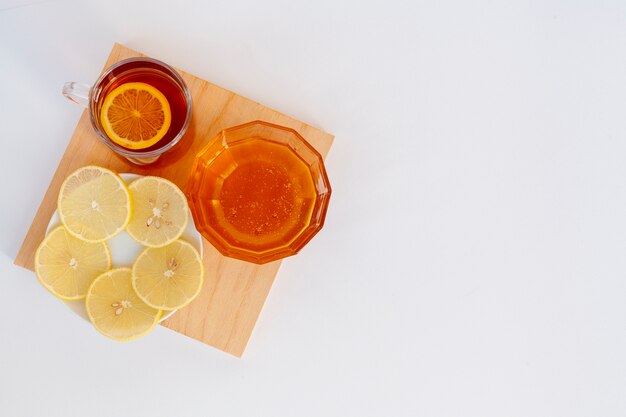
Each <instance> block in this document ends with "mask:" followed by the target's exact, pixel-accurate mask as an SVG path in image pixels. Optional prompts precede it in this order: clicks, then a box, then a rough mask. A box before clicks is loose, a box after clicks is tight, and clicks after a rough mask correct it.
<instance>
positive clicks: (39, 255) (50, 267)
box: [35, 226, 111, 300]
mask: <svg viewBox="0 0 626 417" xmlns="http://www.w3.org/2000/svg"><path fill="white" fill-rule="evenodd" d="M109 268H111V254H110V252H109V248H108V246H107V244H106V243H104V242H98V243H91V242H85V241H82V240H80V239H77V238H75V237H74V236H72V235H70V234H69V233H67V231H66V230H65V228H64V227H63V226H59V227H57V228H55V229H53V230H51V231H50V233H48V236H46V237H45V239H44V240H43V241H42V242H41V244H40V245H39V248H38V249H37V252H36V253H35V274H36V275H37V278H38V279H39V282H41V284H42V285H43V286H44V287H46V289H47V290H48V291H50V292H51V293H52V294H54V295H56V296H57V297H59V298H61V299H63V300H78V299H81V298H85V295H86V294H87V289H88V288H89V285H90V284H91V282H92V281H93V280H94V279H95V278H96V277H97V276H98V275H100V274H101V273H103V272H104V271H106V270H108V269H109Z"/></svg>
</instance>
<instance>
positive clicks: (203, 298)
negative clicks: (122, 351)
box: [15, 44, 333, 357]
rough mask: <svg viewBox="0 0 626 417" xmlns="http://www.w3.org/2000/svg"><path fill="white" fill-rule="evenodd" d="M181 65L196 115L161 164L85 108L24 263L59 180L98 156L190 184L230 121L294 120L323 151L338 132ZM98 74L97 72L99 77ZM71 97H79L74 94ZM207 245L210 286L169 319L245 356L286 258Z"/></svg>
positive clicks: (99, 161) (23, 259)
mask: <svg viewBox="0 0 626 417" xmlns="http://www.w3.org/2000/svg"><path fill="white" fill-rule="evenodd" d="M133 56H144V55H143V54H141V53H139V52H136V51H133V50H131V49H129V48H127V47H125V46H123V45H120V44H115V45H114V46H113V50H112V51H111V54H110V55H109V58H108V60H107V62H106V64H105V66H104V68H107V67H109V66H110V65H112V64H114V63H115V62H117V61H120V60H122V59H125V58H130V57H133ZM156 58H158V57H156ZM104 68H103V69H104ZM179 73H180V74H181V75H182V77H183V79H184V80H185V82H186V83H187V85H188V86H189V89H190V91H191V95H192V98H193V117H192V120H191V124H190V126H189V130H188V131H187V133H186V134H185V136H184V137H183V139H182V140H181V141H180V142H179V143H178V145H176V147H175V148H174V149H173V150H172V151H170V152H169V153H167V154H165V155H163V156H162V157H161V159H160V160H159V161H157V162H156V163H155V164H152V165H149V166H147V167H140V166H136V165H132V164H131V163H129V162H128V161H127V160H126V159H124V158H122V157H120V156H118V155H116V154H115V153H113V152H112V151H111V150H110V149H109V148H108V147H107V146H106V145H104V144H103V143H102V142H101V141H100V140H99V139H98V137H97V136H96V134H95V132H94V131H93V128H92V126H91V123H90V121H89V115H88V113H87V111H84V112H83V114H82V116H81V118H80V120H79V122H78V125H77V126H76V130H75V131H74V134H73V135H72V138H71V139H70V142H69V144H68V146H67V149H66V150H65V153H64V155H63V158H62V159H61V162H60V164H59V167H58V168H57V170H56V173H55V174H54V177H53V178H52V181H51V182H50V186H49V187H48V190H47V192H46V194H45V196H44V198H43V201H42V202H41V205H40V206H39V210H38V211H37V214H36V215H35V218H34V220H33V222H32V224H31V226H30V229H29V230H28V233H27V234H26V237H25V239H24V242H23V243H22V246H21V248H20V250H19V252H18V254H17V257H16V258H15V264H16V265H19V266H22V267H24V268H27V269H30V270H33V261H34V254H35V250H36V249H37V246H38V245H39V243H40V242H41V240H42V239H43V237H44V234H45V231H46V226H47V225H48V222H49V220H50V217H51V215H52V213H53V212H54V210H55V209H56V198H57V194H58V192H59V187H60V186H61V183H62V182H63V179H64V178H65V177H66V176H67V175H68V174H69V173H71V172H72V171H74V170H75V169H77V168H79V167H81V166H84V165H90V164H95V165H100V166H104V167H108V168H110V169H112V170H114V171H116V172H120V173H122V172H132V173H137V174H141V175H148V174H150V175H158V176H162V177H165V178H168V179H170V180H172V181H173V182H174V183H176V184H177V185H178V186H179V187H181V188H182V189H184V188H185V186H186V184H187V179H188V177H189V173H190V169H191V163H192V161H193V158H194V156H195V154H196V152H197V151H199V150H200V149H201V148H202V147H203V146H204V145H205V144H206V143H207V142H208V141H209V140H210V139H212V138H213V137H214V136H215V135H216V134H217V133H218V132H219V131H221V130H222V129H224V128H227V127H231V126H235V125H238V124H241V123H245V122H249V121H252V120H265V121H268V122H272V123H276V124H279V125H284V126H288V127H291V128H293V129H295V130H297V131H298V132H299V133H300V134H301V135H302V136H304V138H306V139H307V140H308V141H309V142H310V143H311V144H312V145H313V146H314V147H315V148H316V149H317V150H318V151H319V152H320V153H321V154H322V155H323V156H326V154H327V153H328V151H329V149H330V147H331V145H332V142H333V136H332V135H330V134H328V133H326V132H323V131H321V130H319V129H317V128H314V127H312V126H309V125H307V124H305V123H303V122H300V121H298V120H296V119H293V118H291V117H289V116H286V115H284V114H282V113H279V112H277V111H275V110H272V109H270V108H267V107H265V106H263V105H261V104H259V103H256V102H254V101H252V100H249V99H247V98H245V97H242V96H239V95H237V94H235V93H233V92H231V91H228V90H225V89H223V88H221V87H218V86H216V85H214V84H211V83H209V82H207V81H204V80H202V79H200V78H197V77H194V76H193V75H190V74H187V73H185V72H183V71H179ZM96 78H97V77H96V74H94V80H95V79H96ZM69 105H71V103H70V102H69V101H68V106H69ZM203 248H204V256H203V260H204V264H205V267H206V276H205V283H204V287H203V289H202V292H201V293H200V295H199V296H198V298H196V299H195V300H194V301H193V302H192V303H191V304H190V305H189V306H187V307H185V308H183V309H182V310H180V311H178V312H177V313H176V314H174V315H173V316H172V317H171V318H170V319H168V320H166V321H165V322H163V323H162V325H163V326H165V327H167V328H170V329H172V330H175V331H177V332H179V333H182V334H184V335H186V336H189V337H192V338H194V339H197V340H199V341H201V342H203V343H206V344H208V345H211V346H214V347H216V348H218V349H221V350H223V351H225V352H228V353H231V354H233V355H235V356H238V357H240V356H241V355H242V354H243V352H244V350H245V348H246V345H247V343H248V340H249V338H250V335H251V333H252V330H253V328H254V325H255V323H256V320H257V318H258V316H259V314H260V312H261V309H262V308H263V304H264V302H265V299H266V298H267V295H268V293H269V291H270V288H271V287H272V283H273V282H274V278H275V277H276V274H277V272H278V269H279V268H280V263H281V261H276V262H271V263H269V264H265V265H255V264H251V263H247V262H242V261H238V260H235V259H231V258H226V257H224V256H222V255H221V254H220V253H219V252H218V251H217V250H216V249H215V248H213V247H212V246H211V244H210V243H208V242H207V241H206V240H204V241H203Z"/></svg>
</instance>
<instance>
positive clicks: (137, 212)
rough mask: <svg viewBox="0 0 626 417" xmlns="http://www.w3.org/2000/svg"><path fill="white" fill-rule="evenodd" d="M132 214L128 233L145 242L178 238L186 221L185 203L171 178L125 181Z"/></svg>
mask: <svg viewBox="0 0 626 417" xmlns="http://www.w3.org/2000/svg"><path fill="white" fill-rule="evenodd" d="M128 188H129V190H130V194H131V198H132V200H133V207H134V208H133V218H132V219H131V221H130V223H128V226H127V227H126V231H127V232H128V234H129V235H130V236H131V237H132V238H133V239H135V240H136V241H137V242H139V243H141V244H142V245H145V246H150V247H160V246H165V245H167V244H169V243H171V242H173V241H175V240H176V239H178V238H179V237H180V236H181V235H182V234H183V231H184V230H185V228H186V227H187V222H188V221H189V206H188V205H187V199H186V198H185V195H184V194H183V192H182V191H181V190H180V188H178V187H177V186H176V184H174V183H173V182H171V181H168V180H166V179H165V178H160V177H142V178H139V179H137V180H135V181H133V182H132V183H131V184H130V185H129V187H128Z"/></svg>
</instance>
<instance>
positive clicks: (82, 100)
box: [63, 57, 192, 165]
mask: <svg viewBox="0 0 626 417" xmlns="http://www.w3.org/2000/svg"><path fill="white" fill-rule="evenodd" d="M130 82H141V83H146V84H149V85H151V86H152V87H155V88H156V89H157V90H159V91H160V92H161V93H162V94H163V95H164V96H165V98H166V99H167V101H168V103H169V106H170V111H171V124H170V127H169V129H168V130H167V132H166V133H165V136H163V138H162V139H160V140H159V141H158V142H156V143H155V144H154V145H152V146H150V147H147V148H145V149H130V148H126V147H124V146H121V145H118V144H117V143H115V142H114V141H113V140H111V139H110V138H109V137H108V135H107V134H106V133H105V129H103V127H102V124H101V121H100V112H101V109H102V105H103V103H104V100H105V98H106V96H107V94H109V93H110V92H111V91H113V90H114V89H115V88H117V87H119V86H121V85H123V84H126V83H130ZM63 95H64V96H65V97H67V98H69V99H70V100H72V101H73V102H75V103H78V104H80V105H82V106H83V107H86V108H87V109H88V111H89V118H90V120H91V125H92V126H93V128H94V130H95V131H96V134H97V135H98V138H100V140H102V142H104V144H105V145H107V146H108V147H109V148H111V149H112V150H113V151H114V152H116V153H118V154H120V155H122V156H124V157H125V158H126V159H128V160H129V161H130V162H132V163H134V164H137V165H146V164H151V163H153V162H156V160H157V159H159V157H160V156H161V155H162V154H163V153H165V152H167V151H168V150H170V149H172V148H173V147H174V146H175V145H176V144H177V143H178V142H179V141H180V139H181V138H182V137H183V135H184V134H185V132H186V131H187V128H188V127H189V123H190V121H191V105H192V104H191V94H190V93H189V88H187V85H186V84H185V82H184V81H183V79H182V77H181V76H180V75H179V74H178V72H177V71H176V70H175V69H174V68H172V67H170V66H169V65H167V64H166V63H164V62H161V61H159V60H156V59H152V58H143V57H137V58H128V59H124V60H122V61H119V62H117V63H116V64H113V65H112V66H110V67H109V68H107V69H106V70H105V71H104V72H103V73H102V75H101V76H100V77H99V78H98V79H97V80H96V82H95V83H94V84H93V86H89V85H86V84H80V83H76V82H68V83H65V85H64V86H63Z"/></svg>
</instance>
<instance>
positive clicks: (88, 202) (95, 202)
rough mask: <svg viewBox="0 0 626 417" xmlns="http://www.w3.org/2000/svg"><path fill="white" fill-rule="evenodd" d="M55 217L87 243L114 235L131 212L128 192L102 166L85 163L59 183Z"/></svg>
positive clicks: (113, 175)
mask: <svg viewBox="0 0 626 417" xmlns="http://www.w3.org/2000/svg"><path fill="white" fill-rule="evenodd" d="M58 209H59V218H60V219H61V222H62V223H63V225H64V226H65V228H66V229H67V231H68V232H70V233H71V234H72V235H74V236H76V237H77V238H79V239H82V240H85V241H88V242H100V241H103V240H106V239H110V238H111V237H113V236H115V235H117V234H118V233H119V232H121V231H122V230H123V229H124V227H126V225H127V224H128V221H129V220H130V215H131V204H130V194H129V192H128V189H127V188H126V184H125V183H124V181H123V180H122V179H121V178H120V177H119V175H117V174H116V173H114V172H113V171H110V170H108V169H106V168H102V167H98V166H86V167H83V168H79V169H78V170H76V171H74V172H73V173H72V174H70V176H69V177H67V178H66V179H65V181H64V182H63V184H62V185H61V191H59V200H58Z"/></svg>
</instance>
